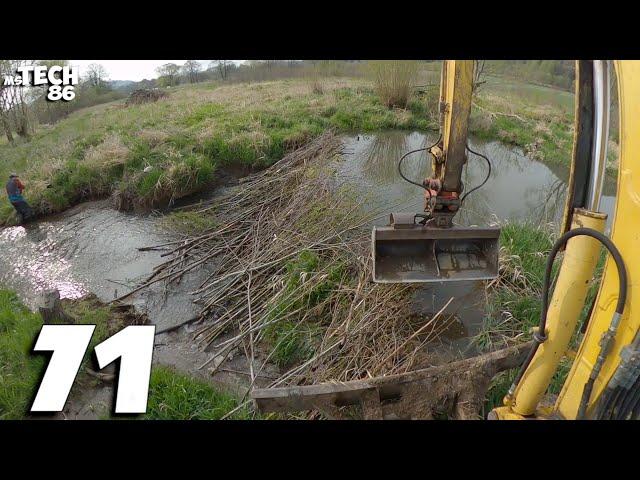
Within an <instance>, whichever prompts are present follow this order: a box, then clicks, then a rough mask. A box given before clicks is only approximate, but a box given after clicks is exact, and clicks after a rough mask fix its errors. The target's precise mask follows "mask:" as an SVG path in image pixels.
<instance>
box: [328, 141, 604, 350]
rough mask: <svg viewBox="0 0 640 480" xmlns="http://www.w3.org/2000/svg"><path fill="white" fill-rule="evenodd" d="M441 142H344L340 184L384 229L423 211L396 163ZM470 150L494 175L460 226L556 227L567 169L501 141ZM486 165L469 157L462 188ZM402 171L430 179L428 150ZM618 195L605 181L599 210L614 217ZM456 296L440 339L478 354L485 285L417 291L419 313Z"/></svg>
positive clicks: (416, 190)
mask: <svg viewBox="0 0 640 480" xmlns="http://www.w3.org/2000/svg"><path fill="white" fill-rule="evenodd" d="M436 139H437V136H436V135H434V134H428V135H424V134H422V133H417V132H414V133H409V134H407V133H406V132H397V131H390V132H381V133H377V134H373V135H355V136H347V137H344V145H345V152H344V155H343V158H342V159H341V160H340V161H338V162H337V163H336V170H337V177H338V179H339V181H340V183H341V184H342V185H345V186H348V187H349V188H351V189H353V190H354V191H355V192H356V194H357V196H358V197H359V198H360V199H361V200H362V203H363V205H364V206H365V207H366V208H369V209H370V210H371V211H376V212H378V211H380V212H383V213H381V214H380V216H379V217H378V218H376V220H375V221H374V222H373V224H375V225H385V224H387V222H388V213H390V212H415V213H418V212H422V211H423V208H424V206H423V198H424V197H423V190H422V189H421V188H420V187H417V186H415V185H411V184H410V183H407V182H405V181H404V180H403V179H402V178H401V177H400V176H399V174H398V170H397V163H398V159H399V158H400V157H401V156H402V155H403V154H404V153H405V152H408V151H410V150H415V149H418V148H424V147H428V146H430V145H432V144H433V143H434V142H435V141H436ZM469 146H470V147H471V149H473V150H475V151H478V152H480V153H482V154H484V155H486V156H487V157H488V158H489V159H490V160H491V164H492V170H491V176H490V177H489V180H488V181H487V183H486V184H485V185H484V187H483V188H481V189H480V190H477V191H475V192H474V193H472V194H471V195H470V196H469V197H468V199H467V200H466V201H465V205H464V210H463V211H462V212H460V213H459V214H458V215H457V216H456V218H455V222H456V223H458V224H460V225H464V226H472V225H478V226H483V225H492V224H496V223H501V222H504V221H518V222H524V221H530V222H533V223H534V224H543V223H558V221H559V220H560V219H561V216H562V212H563V208H564V201H565V193H566V182H567V179H568V177H569V171H568V168H564V167H562V166H548V165H546V164H543V163H541V162H537V161H534V160H531V159H529V158H528V157H526V156H525V155H524V154H523V152H522V151H521V150H520V149H519V148H513V147H509V146H506V145H504V144H502V143H500V142H482V141H478V140H474V139H470V141H469ZM487 168H488V167H487V165H486V162H485V161H484V160H483V159H482V158H480V157H477V156H475V155H471V154H470V159H469V161H468V162H467V165H466V166H465V168H464V172H463V176H462V180H463V184H464V185H465V190H467V191H468V190H470V189H471V188H473V187H475V186H476V185H479V184H480V183H482V181H483V180H484V179H485V177H486V175H487ZM403 172H404V174H405V175H406V176H407V177H409V178H411V179H413V180H415V181H417V182H421V181H422V179H424V178H425V177H427V176H429V175H430V174H431V160H430V158H427V155H426V154H425V153H424V152H420V153H415V154H413V155H411V156H409V157H407V158H406V159H405V160H404V162H403ZM614 195H615V181H614V180H613V179H607V181H606V182H605V189H604V196H603V198H602V201H601V211H603V212H605V213H607V214H609V218H611V216H612V214H613V207H614V200H615V197H614ZM452 297H453V299H454V300H453V302H452V303H451V305H450V306H449V308H448V309H447V316H446V323H447V327H446V330H445V331H444V332H443V335H442V336H441V338H442V339H443V342H444V343H445V344H446V346H447V347H450V348H451V351H452V352H455V353H460V352H462V354H463V355H470V354H473V353H474V349H473V346H472V344H471V343H470V342H469V341H468V338H469V337H471V336H473V335H475V334H477V333H478V332H479V331H480V328H481V327H482V321H483V318H484V311H485V309H486V298H485V289H484V283H483V282H478V281H468V282H464V283H459V284H456V285H450V284H445V283H439V284H431V285H430V286H425V287H420V288H419V289H418V291H417V292H416V293H415V296H414V298H413V305H414V308H415V312H416V314H427V315H428V314H432V313H434V312H437V311H439V310H440V309H441V308H442V306H444V305H445V304H446V302H447V301H448V300H449V299H450V298H452Z"/></svg>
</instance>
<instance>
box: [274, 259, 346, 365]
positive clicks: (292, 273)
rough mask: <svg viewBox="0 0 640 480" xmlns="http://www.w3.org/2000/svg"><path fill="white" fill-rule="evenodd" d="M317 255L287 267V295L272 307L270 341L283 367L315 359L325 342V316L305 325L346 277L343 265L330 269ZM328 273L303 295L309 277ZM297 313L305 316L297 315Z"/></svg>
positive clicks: (294, 260) (335, 265) (276, 360)
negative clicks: (319, 347)
mask: <svg viewBox="0 0 640 480" xmlns="http://www.w3.org/2000/svg"><path fill="white" fill-rule="evenodd" d="M323 263H324V260H323V259H321V258H320V257H319V256H318V255H317V254H316V253H315V252H311V251H303V252H301V253H300V254H299V255H298V256H297V257H296V258H295V259H293V260H292V261H290V262H289V263H288V264H287V267H286V268H287V274H286V276H285V278H284V281H285V284H286V285H285V289H284V293H283V295H282V296H281V298H280V299H279V300H278V302H277V303H276V304H275V305H272V306H271V309H272V310H271V314H270V320H269V321H270V322H272V321H273V322H274V323H271V324H270V325H269V326H267V327H266V329H265V332H266V338H267V339H268V340H269V342H270V343H271V344H272V345H273V347H274V350H273V354H272V360H273V361H274V363H275V364H276V365H278V366H280V367H288V366H290V365H293V364H297V363H302V362H304V361H305V360H308V359H309V358H311V356H313V353H314V352H315V350H316V348H317V346H318V344H319V341H320V340H321V338H322V328H321V325H320V323H321V321H322V319H321V318H320V317H321V315H317V316H316V317H319V318H316V319H315V320H316V322H311V321H306V320H305V321H301V320H300V317H302V316H303V315H304V314H305V313H306V312H308V311H310V310H313V309H314V308H315V307H317V306H318V305H320V304H322V303H323V302H324V301H325V300H327V299H328V298H329V297H330V295H331V293H332V291H333V290H334V288H336V286H337V285H339V284H340V282H341V279H342V278H343V276H344V273H345V272H344V267H343V265H342V264H341V263H336V264H331V265H329V266H326V265H324V264H323ZM321 270H326V276H325V278H324V280H322V281H321V282H319V283H317V284H315V285H313V286H312V287H310V288H305V289H304V293H303V294H302V295H301V294H300V290H301V288H300V287H301V284H302V283H303V281H304V280H303V279H304V278H305V276H306V275H307V274H309V273H312V272H318V271H321ZM296 312H301V313H298V314H296Z"/></svg>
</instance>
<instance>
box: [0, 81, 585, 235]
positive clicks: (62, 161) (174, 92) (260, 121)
mask: <svg viewBox="0 0 640 480" xmlns="http://www.w3.org/2000/svg"><path fill="white" fill-rule="evenodd" d="M318 81H320V82H321V87H320V88H318V85H317V82H318ZM568 95H569V94H567V92H562V91H559V90H555V89H549V88H546V87H538V86H531V85H525V84H516V83H514V82H505V81H502V82H498V81H494V80H492V81H489V82H488V83H487V84H485V85H483V86H482V87H481V89H480V90H479V92H478V95H477V97H476V99H475V103H474V108H473V111H472V118H471V133H472V134H474V135H477V136H479V137H482V138H487V139H499V140H501V141H503V142H506V143H510V144H513V145H518V146H521V147H522V148H523V149H524V150H525V151H526V152H527V153H528V154H529V155H531V156H533V157H534V158H538V159H540V160H544V161H547V162H557V163H564V164H567V163H568V160H569V156H570V152H571V134H572V133H571V132H572V116H573V111H572V109H571V108H569V104H568V103H569V100H570V95H569V97H568ZM436 96H437V88H433V87H429V88H425V89H423V90H419V92H418V93H415V94H414V95H413V97H412V99H411V100H410V102H409V103H408V106H407V108H406V109H399V108H387V107H385V106H384V105H383V104H382V103H381V102H380V100H379V99H378V97H377V96H376V93H375V91H374V89H373V87H372V85H371V84H370V83H369V82H367V81H366V80H364V79H351V78H325V79H321V80H317V79H316V80H314V81H313V82H310V81H307V80H304V79H295V80H279V81H271V82H262V83H243V84H233V85H220V84H219V83H216V82H212V83H201V84H196V85H195V86H181V87H177V88H173V89H170V90H169V97H168V99H166V100H160V101H158V102H157V103H150V104H144V105H137V106H130V107H126V106H125V105H124V103H123V102H122V101H117V102H112V103H108V104H104V105H98V106H95V107H90V108H87V109H84V110H80V111H77V112H75V113H73V114H72V115H70V116H69V117H68V118H66V119H64V120H62V121H60V122H58V123H56V124H54V125H53V126H46V127H45V126H43V127H41V128H40V130H39V131H38V132H37V133H36V135H35V136H34V137H33V139H32V140H31V141H29V142H23V143H19V144H18V145H17V146H14V147H12V146H9V145H8V144H6V143H4V144H0V158H2V163H1V164H0V176H1V177H3V178H6V177H7V176H8V174H9V173H10V172H16V173H18V174H20V176H21V178H22V180H23V183H25V184H26V186H27V190H26V191H25V195H26V198H27V200H28V201H29V202H30V203H31V204H32V206H33V207H34V208H35V209H36V211H37V212H38V214H39V215H46V214H49V213H53V212H58V211H62V210H65V209H66V208H68V207H69V206H71V205H73V204H76V203H79V202H81V201H84V200H87V199H94V198H102V197H106V196H109V195H111V196H113V198H114V201H115V205H116V206H117V207H118V208H120V209H123V210H131V209H143V210H144V209H147V210H148V209H150V208H162V207H165V206H167V205H169V204H170V203H172V202H173V201H174V200H176V199H178V198H181V197H184V196H186V195H189V194H192V193H195V192H198V191H200V190H202V189H204V188H206V187H207V186H208V185H210V184H211V183H212V182H213V181H215V180H216V178H218V177H219V174H220V172H221V171H224V170H230V171H234V172H245V173H246V172H249V171H252V170H256V169H261V168H264V167H265V166H268V165H270V164H272V163H273V162H274V161H276V160H277V159H279V158H281V157H282V155H283V154H284V153H285V152H288V151H291V150H293V149H295V148H296V147H298V146H300V145H301V144H303V143H305V142H306V141H308V140H309V139H311V138H313V137H316V136H318V135H320V134H321V133H322V132H323V131H325V130H326V129H334V130H335V131H337V132H371V131H376V130H384V129H392V128H393V129H405V130H435V129H436V128H437V115H436V111H435V110H436V106H437V99H436ZM559 99H560V101H558V100H559ZM13 221H14V215H13V211H12V208H11V206H10V205H9V204H8V202H7V201H6V199H4V198H3V199H2V200H1V201H0V224H2V223H5V224H10V223H11V222H13Z"/></svg>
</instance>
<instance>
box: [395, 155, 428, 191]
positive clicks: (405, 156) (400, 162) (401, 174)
mask: <svg viewBox="0 0 640 480" xmlns="http://www.w3.org/2000/svg"><path fill="white" fill-rule="evenodd" d="M425 150H427V147H425V148H417V149H416V150H411V151H410V152H407V153H405V154H404V155H402V157H400V160H398V173H399V174H400V176H401V177H402V178H403V180H405V181H407V182H409V183H411V184H412V185H416V186H418V187H420V188H424V189H425V190H429V189H428V188H427V187H426V185H424V184H423V183H418V182H414V181H413V180H411V179H410V178H407V177H405V176H404V173H402V161H403V160H404V159H405V158H407V157H408V156H409V155H411V154H413V153H417V152H424V151H425Z"/></svg>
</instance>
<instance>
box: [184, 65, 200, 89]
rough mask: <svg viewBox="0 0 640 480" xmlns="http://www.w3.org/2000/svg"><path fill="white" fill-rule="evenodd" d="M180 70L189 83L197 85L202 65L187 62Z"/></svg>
mask: <svg viewBox="0 0 640 480" xmlns="http://www.w3.org/2000/svg"><path fill="white" fill-rule="evenodd" d="M182 70H183V72H184V74H185V76H186V77H187V78H189V83H197V82H198V73H200V70H202V65H200V63H198V62H196V61H195V60H187V61H186V62H185V63H184V65H182Z"/></svg>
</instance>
